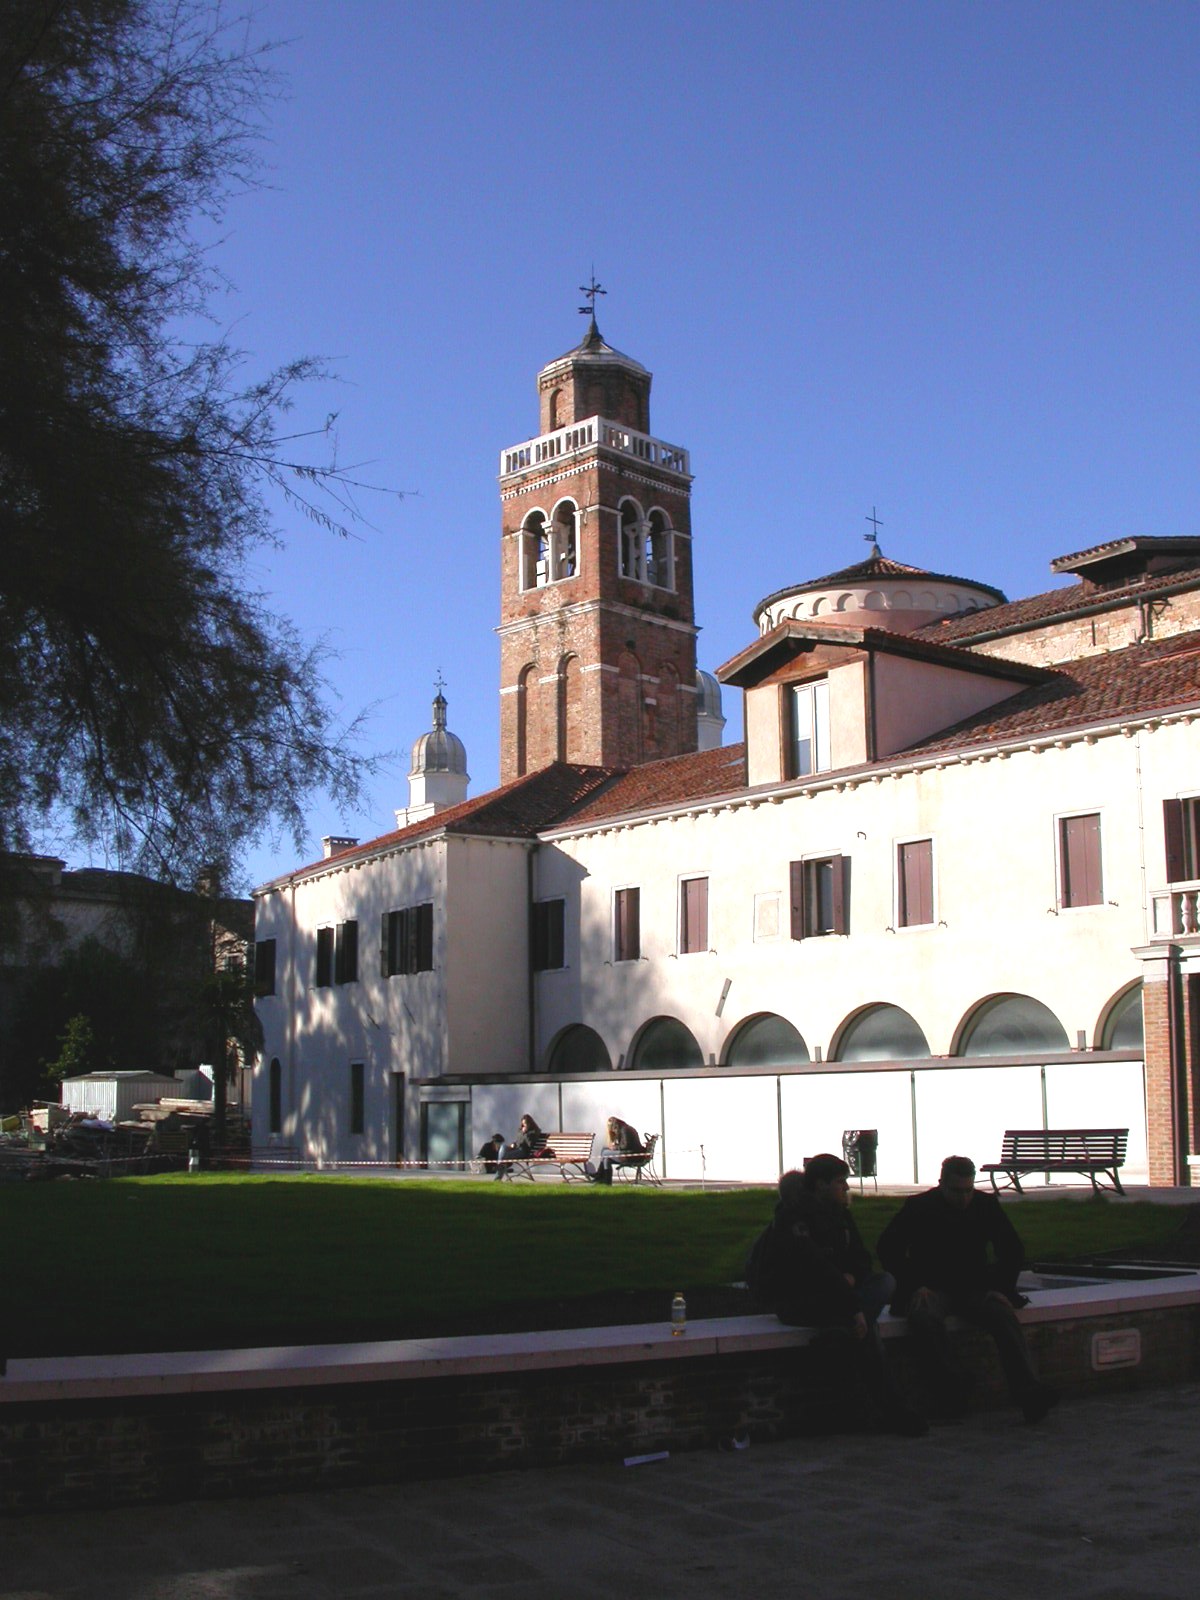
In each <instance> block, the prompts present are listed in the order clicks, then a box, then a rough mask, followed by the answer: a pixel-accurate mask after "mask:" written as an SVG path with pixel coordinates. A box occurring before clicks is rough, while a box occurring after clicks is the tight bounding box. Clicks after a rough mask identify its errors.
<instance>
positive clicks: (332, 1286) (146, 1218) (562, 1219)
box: [0, 1174, 1182, 1356]
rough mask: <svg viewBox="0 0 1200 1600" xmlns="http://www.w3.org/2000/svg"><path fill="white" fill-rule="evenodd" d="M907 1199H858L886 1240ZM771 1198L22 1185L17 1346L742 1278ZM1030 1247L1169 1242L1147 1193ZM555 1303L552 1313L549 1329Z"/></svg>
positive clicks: (376, 1332) (284, 1327) (344, 1323)
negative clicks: (1140, 1200)
mask: <svg viewBox="0 0 1200 1600" xmlns="http://www.w3.org/2000/svg"><path fill="white" fill-rule="evenodd" d="M898 1204H899V1201H898V1200H896V1199H887V1198H875V1197H872V1196H866V1197H863V1198H858V1197H856V1198H855V1201H854V1208H855V1216H856V1217H857V1219H858V1223H859V1227H860V1228H861V1230H862V1232H863V1235H864V1237H865V1238H866V1239H867V1241H868V1243H873V1242H874V1240H875V1238H876V1237H877V1236H878V1234H879V1231H880V1229H881V1228H882V1227H883V1225H884V1223H885V1222H886V1221H887V1219H888V1217H889V1216H890V1215H891V1214H892V1212H893V1211H894V1210H895V1209H896V1207H897V1206H898ZM772 1205H773V1194H772V1192H771V1191H770V1190H768V1189H765V1188H764V1189H738V1190H722V1191H710V1192H707V1193H706V1192H700V1191H696V1190H687V1191H669V1190H650V1189H641V1190H639V1189H634V1188H632V1187H630V1188H628V1189H623V1188H620V1187H618V1188H616V1189H612V1190H603V1189H592V1188H587V1189H585V1188H583V1187H582V1186H572V1187H569V1188H568V1187H567V1186H565V1185H561V1184H559V1185H550V1184H537V1185H529V1184H526V1185H521V1184H504V1185H500V1184H494V1185H493V1184H484V1183H479V1182H474V1183H471V1182H463V1183H455V1182H440V1181H425V1182H422V1181H420V1180H406V1181H405V1182H403V1183H398V1182H394V1181H383V1182H373V1181H371V1180H369V1179H338V1178H333V1177H314V1176H309V1177H295V1178H278V1177H277V1178H253V1177H231V1176H225V1175H217V1174H214V1175H211V1176H197V1175H187V1174H179V1175H171V1176H166V1177H155V1178H128V1179H114V1180H110V1181H107V1182H97V1183H88V1182H82V1183H56V1184H27V1185H8V1186H5V1187H4V1188H3V1189H2V1190H0V1218H2V1219H3V1309H2V1311H0V1318H2V1321H0V1336H2V1338H3V1343H4V1345H5V1347H6V1348H7V1352H8V1354H9V1355H13V1356H21V1355H25V1356H29V1355H48V1354H77V1353H82V1352H89V1351H96V1352H98V1351H115V1350H139V1349H140V1350H150V1349H204V1348H216V1347H220V1346H224V1345H239V1344H284V1343H286V1344H296V1343H308V1342H327V1341H340V1340H350V1339H380V1338H393V1339H394V1338H404V1337H409V1336H412V1335H415V1334H419V1333H430V1332H436V1331H439V1330H442V1331H455V1332H460V1331H464V1330H466V1329H470V1328H472V1327H478V1328H479V1329H481V1330H482V1329H486V1328H487V1327H489V1326H492V1325H499V1324H503V1325H508V1326H511V1325H514V1321H516V1322H518V1323H519V1316H520V1312H519V1309H518V1308H522V1307H528V1306H530V1305H531V1304H533V1303H535V1302H536V1303H544V1302H559V1303H561V1302H572V1301H579V1300H582V1299H585V1298H587V1297H594V1296H597V1295H600V1294H605V1293H614V1292H620V1291H629V1290H642V1291H654V1292H656V1293H661V1294H662V1296H663V1307H664V1310H663V1314H664V1317H665V1316H666V1307H667V1304H668V1302H669V1299H670V1295H671V1292H672V1291H673V1290H674V1289H676V1288H681V1289H683V1290H684V1291H685V1292H687V1291H703V1290H705V1289H708V1288H713V1287H716V1286H719V1285H722V1284H727V1283H729V1282H731V1281H733V1280H736V1279H738V1278H740V1276H741V1268H742V1263H743V1261H744V1259H745V1252H746V1248H747V1246H748V1244H749V1243H750V1241H751V1239H752V1238H753V1237H754V1235H755V1233H756V1232H757V1231H758V1229H759V1228H760V1227H761V1226H762V1225H763V1224H764V1223H765V1222H766V1221H767V1220H768V1218H769V1217H770V1214H771V1208H772ZM1012 1215H1013V1218H1014V1220H1015V1221H1016V1223H1017V1226H1018V1229H1019V1230H1020V1232H1021V1235H1022V1237H1023V1238H1024V1240H1025V1243H1026V1248H1027V1250H1028V1253H1029V1255H1030V1257H1031V1258H1033V1259H1036V1258H1058V1259H1062V1258H1064V1257H1071V1256H1081V1255H1087V1254H1090V1253H1092V1252H1095V1251H1101V1250H1113V1249H1120V1248H1122V1247H1127V1246H1133V1245H1140V1244H1150V1243H1153V1242H1155V1241H1158V1240H1163V1239H1166V1238H1168V1237H1169V1236H1170V1235H1171V1234H1172V1233H1174V1232H1175V1231H1176V1229H1177V1228H1178V1227H1179V1225H1180V1222H1181V1220H1182V1215H1181V1213H1180V1212H1179V1211H1177V1210H1173V1209H1172V1208H1170V1207H1167V1206H1155V1205H1150V1204H1136V1205H1123V1204H1122V1205H1113V1204H1109V1203H1107V1202H1104V1201H1101V1202H1091V1201H1078V1200H1070V1201H1046V1200H1038V1201H1031V1202H1017V1203H1015V1204H1014V1207H1013V1210H1012ZM545 1315H546V1312H545V1309H544V1308H543V1311H542V1319H543V1320H545Z"/></svg>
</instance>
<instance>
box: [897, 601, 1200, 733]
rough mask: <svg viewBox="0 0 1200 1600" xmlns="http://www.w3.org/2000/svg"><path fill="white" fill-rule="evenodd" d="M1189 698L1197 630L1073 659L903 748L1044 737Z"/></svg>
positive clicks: (1199, 643) (1198, 653) (1195, 675)
mask: <svg viewBox="0 0 1200 1600" xmlns="http://www.w3.org/2000/svg"><path fill="white" fill-rule="evenodd" d="M1188 705H1195V706H1200V630H1198V631H1195V632H1192V633H1181V634H1176V635H1175V636H1174V637H1173V638H1170V639H1160V640H1157V641H1154V642H1152V643H1150V644H1134V645H1129V646H1128V647H1127V648H1126V649H1124V650H1114V651H1110V652H1109V653H1108V654H1107V655H1098V656H1085V657H1084V658H1083V659H1082V660H1079V661H1072V662H1069V663H1067V664H1066V665H1064V666H1063V667H1061V668H1060V669H1058V670H1056V671H1055V672H1054V673H1052V674H1051V676H1050V678H1049V680H1048V681H1047V682H1046V683H1043V684H1040V685H1037V686H1036V687H1034V688H1030V689H1023V690H1022V691H1021V692H1020V693H1019V694H1015V695H1013V696H1012V698H1011V699H1009V700H1005V701H1003V702H1002V703H1001V704H1000V705H998V706H991V707H989V709H988V710H986V711H981V712H979V713H978V715H976V716H974V717H968V718H966V720H965V721H963V722H960V723H957V724H956V725H955V726H954V727H952V728H947V729H946V730H945V732H944V733H942V734H940V735H939V736H938V737H937V738H936V739H927V740H923V741H922V742H921V743H920V744H919V745H914V746H913V747H912V748H911V749H909V750H906V751H904V752H903V754H904V755H924V754H926V753H932V752H935V751H938V750H955V749H961V748H963V747H964V746H968V745H977V744H988V743H992V742H996V743H1004V742H1007V741H1009V740H1012V739H1021V738H1026V737H1028V738H1044V737H1045V736H1046V735H1048V734H1052V733H1055V732H1057V731H1059V730H1062V731H1066V730H1067V729H1071V728H1087V727H1094V726H1097V725H1102V724H1104V723H1106V722H1117V721H1120V720H1121V719H1122V718H1125V717H1143V716H1147V715H1149V714H1151V713H1153V712H1155V711H1162V712H1166V711H1170V710H1173V709H1180V708H1182V707H1184V706H1188Z"/></svg>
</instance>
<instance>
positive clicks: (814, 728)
mask: <svg viewBox="0 0 1200 1600" xmlns="http://www.w3.org/2000/svg"><path fill="white" fill-rule="evenodd" d="M785 695H786V701H785V714H786V718H787V728H786V740H787V751H788V770H787V775H788V777H789V778H807V777H809V776H810V775H811V774H812V773H814V772H828V771H829V680H828V679H827V678H818V679H817V681H816V682H815V683H793V684H789V685H788V686H787V688H786V690H785Z"/></svg>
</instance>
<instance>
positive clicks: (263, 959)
mask: <svg viewBox="0 0 1200 1600" xmlns="http://www.w3.org/2000/svg"><path fill="white" fill-rule="evenodd" d="M254 993H255V995H256V996H257V997H258V998H260V999H261V998H262V996H263V995H267V994H274V993H275V941H274V939H259V940H257V941H256V942H255V946H254Z"/></svg>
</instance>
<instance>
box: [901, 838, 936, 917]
mask: <svg viewBox="0 0 1200 1600" xmlns="http://www.w3.org/2000/svg"><path fill="white" fill-rule="evenodd" d="M932 921H933V840H932V839H913V840H911V841H910V842H908V843H907V844H901V845H897V846H896V926H897V927H898V928H917V927H920V926H922V924H925V923H929V922H932Z"/></svg>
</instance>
